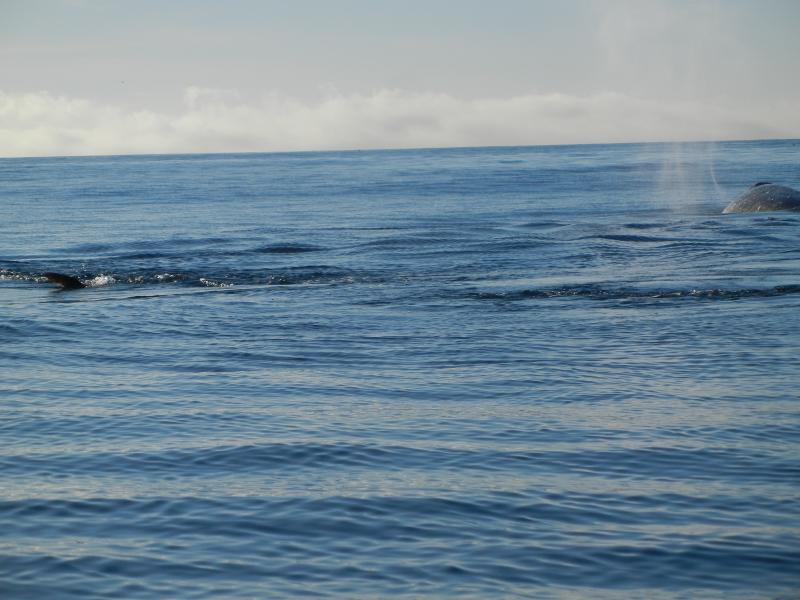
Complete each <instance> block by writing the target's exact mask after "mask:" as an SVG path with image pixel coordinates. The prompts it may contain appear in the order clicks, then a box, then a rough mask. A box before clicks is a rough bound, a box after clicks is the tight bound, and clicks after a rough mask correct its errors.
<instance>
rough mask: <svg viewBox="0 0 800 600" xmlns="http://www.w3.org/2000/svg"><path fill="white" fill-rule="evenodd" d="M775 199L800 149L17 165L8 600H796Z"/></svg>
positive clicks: (787, 243)
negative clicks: (738, 207) (740, 210)
mask: <svg viewBox="0 0 800 600" xmlns="http://www.w3.org/2000/svg"><path fill="white" fill-rule="evenodd" d="M757 181H772V182H775V183H780V184H783V185H789V186H792V187H795V188H800V142H799V141H797V140H784V141H767V142H729V143H713V144H712V143H708V144H697V143H695V144H628V145H599V146H560V147H522V148H476V149H442V150H397V151H362V152H359V151H352V152H327V153H294V154H238V155H237V154H225V155H180V156H178V155H171V156H122V157H86V158H31V159H3V160H0V597H1V598H3V599H17V598H74V599H82V600H83V599H94V598H134V599H161V598H195V599H212V598H213V599H219V598H301V597H314V598H329V597H330V598H334V597H335V598H389V597H391V598H500V597H502V598H556V599H583V598H585V599H593V598H608V599H611V598H615V599H616V598H655V599H660V598H664V599H667V598H669V599H672V598H790V597H792V598H796V597H798V594H800V444H799V442H800V404H799V403H800V360H799V357H800V213H789V212H784V213H781V212H774V213H760V214H733V215H721V214H720V213H721V210H722V208H723V207H724V206H725V204H726V203H727V202H728V201H729V200H730V199H731V198H733V197H735V196H736V195H737V194H739V193H741V192H742V191H744V190H745V189H746V188H747V187H748V186H750V185H751V184H753V183H755V182H757ZM47 271H57V272H61V273H67V274H70V275H74V276H77V277H79V278H80V279H81V280H82V281H83V282H84V283H85V284H86V285H87V287H86V288H85V289H79V290H74V291H60V290H59V289H58V288H57V286H55V285H53V284H51V283H48V282H47V281H46V280H45V278H44V277H43V275H42V274H43V273H44V272H47Z"/></svg>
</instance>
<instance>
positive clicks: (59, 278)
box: [42, 273, 86, 290]
mask: <svg viewBox="0 0 800 600" xmlns="http://www.w3.org/2000/svg"><path fill="white" fill-rule="evenodd" d="M42 275H43V276H44V277H46V278H47V281H52V282H53V283H57V284H59V285H60V286H61V289H64V290H78V289H80V288H84V287H86V286H85V285H83V283H82V282H81V280H80V279H78V278H77V277H71V276H69V275H62V274H61V273H42Z"/></svg>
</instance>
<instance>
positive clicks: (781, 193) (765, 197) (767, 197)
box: [722, 182, 800, 214]
mask: <svg viewBox="0 0 800 600" xmlns="http://www.w3.org/2000/svg"><path fill="white" fill-rule="evenodd" d="M770 210H796V211H800V192H798V191H797V190H793V189H792V188H790V187H786V186H784V185H775V184H774V183H766V182H760V183H756V184H755V185H753V186H751V187H750V188H749V189H748V190H747V191H746V192H745V193H744V194H742V195H741V196H739V197H738V198H736V199H735V200H734V201H733V202H731V203H730V204H728V206H726V207H725V210H723V211H722V214H728V213H738V212H763V211H770Z"/></svg>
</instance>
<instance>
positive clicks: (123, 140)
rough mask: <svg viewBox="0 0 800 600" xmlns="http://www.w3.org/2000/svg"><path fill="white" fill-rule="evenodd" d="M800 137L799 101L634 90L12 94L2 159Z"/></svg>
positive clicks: (1, 98)
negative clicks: (176, 101)
mask: <svg viewBox="0 0 800 600" xmlns="http://www.w3.org/2000/svg"><path fill="white" fill-rule="evenodd" d="M779 137H800V113H798V111H796V106H794V105H793V104H792V103H790V102H786V103H784V104H780V103H775V104H772V105H770V106H766V107H762V109H760V110H755V111H754V110H748V109H743V108H736V107H722V106H715V105H711V104H708V103H693V102H658V101H653V100H646V99H641V98H635V97H631V96H627V95H624V94H617V93H602V94H595V95H591V96H570V95H564V94H545V95H524V96H516V97H510V98H485V99H476V100H464V99H459V98H455V97H453V96H450V95H448V94H437V93H417V92H406V91H397V90H384V91H378V92H375V93H373V94H370V95H359V94H351V95H331V96H329V97H327V98H325V99H323V100H320V101H316V102H302V101H298V100H295V99H292V98H289V97H285V96H281V95H278V94H273V95H269V96H266V97H264V98H262V99H261V100H259V101H257V102H253V101H248V100H244V99H242V97H241V96H240V94H238V93H237V92H236V91H235V90H216V89H209V88H199V87H191V88H188V89H187V90H186V91H185V95H184V108H183V110H182V111H179V112H177V113H175V114H168V113H164V112H158V111H153V110H130V109H126V108H122V107H119V106H113V105H106V104H101V103H97V102H93V101H91V100H87V99H81V98H70V97H65V96H59V95H54V94H51V93H48V92H36V93H26V94H13V93H3V92H0V156H5V157H11V156H60V155H92V154H138V153H153V154H159V153H176V152H180V153H184V152H185V153H192V152H252V151H265V152H267V151H292V150H335V149H351V148H416V147H446V146H487V145H537V144H572V143H600V142H631V141H690V140H725V139H759V138H779Z"/></svg>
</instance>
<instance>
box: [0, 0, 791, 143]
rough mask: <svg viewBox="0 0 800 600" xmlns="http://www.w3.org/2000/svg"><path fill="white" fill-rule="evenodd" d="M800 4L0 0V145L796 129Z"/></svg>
mask: <svg viewBox="0 0 800 600" xmlns="http://www.w3.org/2000/svg"><path fill="white" fill-rule="evenodd" d="M798 31H800V0H691V1H690V0H559V1H555V0H491V1H490V0H480V1H479V0H447V1H446V0H403V1H402V2H401V1H399V0H396V1H389V0H327V1H324V0H292V1H291V2H289V1H287V0H283V1H277V0H275V1H273V0H226V1H225V2H222V1H217V0H214V1H211V0H170V1H166V0H158V1H154V0H136V1H135V2H133V1H130V0H0V156H2V157H12V156H47V155H92V154H139V153H173V152H181V153H182V152H253V151H295V150H336V149H356V148H416V147H447V146H487V145H493V146H494V145H538V144H573V143H606V142H635V141H692V140H730V139H766V138H800V110H799V109H800V76H799V75H798V74H800V35H798Z"/></svg>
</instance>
